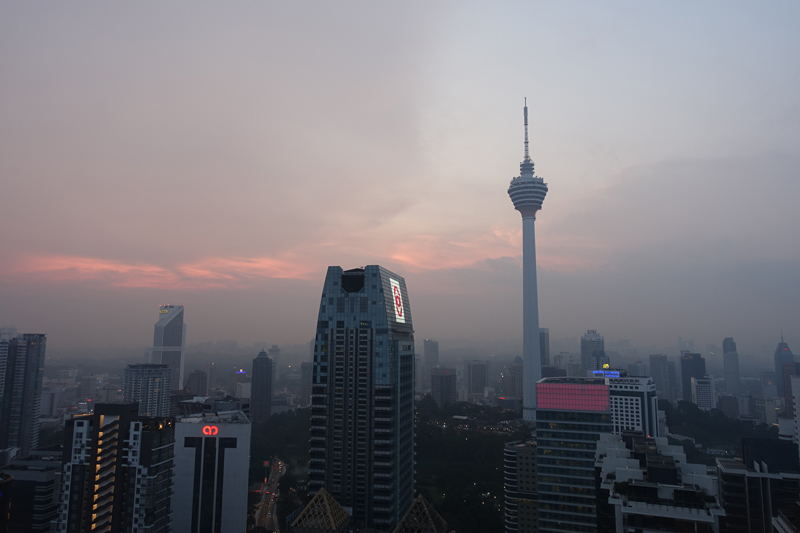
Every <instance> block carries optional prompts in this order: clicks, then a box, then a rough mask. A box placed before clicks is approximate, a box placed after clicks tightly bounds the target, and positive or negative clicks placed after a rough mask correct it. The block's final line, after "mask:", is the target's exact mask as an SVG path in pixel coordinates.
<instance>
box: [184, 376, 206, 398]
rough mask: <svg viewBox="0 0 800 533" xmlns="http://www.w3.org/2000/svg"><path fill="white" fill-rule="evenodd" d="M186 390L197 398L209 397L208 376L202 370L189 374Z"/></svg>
mask: <svg viewBox="0 0 800 533" xmlns="http://www.w3.org/2000/svg"><path fill="white" fill-rule="evenodd" d="M186 389H187V390H188V391H189V393H191V394H193V395H195V396H207V395H208V375H207V374H206V373H205V372H203V371H202V370H195V371H194V372H192V373H191V374H189V379H188V380H187V382H186Z"/></svg>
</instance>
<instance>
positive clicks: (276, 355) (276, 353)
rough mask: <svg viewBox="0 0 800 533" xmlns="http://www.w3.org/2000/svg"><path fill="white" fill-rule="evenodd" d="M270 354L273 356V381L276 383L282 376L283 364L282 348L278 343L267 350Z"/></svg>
mask: <svg viewBox="0 0 800 533" xmlns="http://www.w3.org/2000/svg"><path fill="white" fill-rule="evenodd" d="M267 353H268V355H269V356H270V358H272V363H273V367H272V382H273V383H275V382H276V381H278V378H279V377H280V370H281V369H280V366H281V349H280V347H278V345H277V344H273V345H272V346H271V347H270V349H269V350H267Z"/></svg>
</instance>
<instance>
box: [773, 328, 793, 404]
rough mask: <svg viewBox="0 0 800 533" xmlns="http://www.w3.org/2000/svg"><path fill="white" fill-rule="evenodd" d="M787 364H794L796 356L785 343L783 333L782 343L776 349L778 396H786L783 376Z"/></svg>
mask: <svg viewBox="0 0 800 533" xmlns="http://www.w3.org/2000/svg"><path fill="white" fill-rule="evenodd" d="M786 363H794V354H792V350H791V349H789V345H788V344H786V343H785V342H783V333H781V342H780V343H779V344H778V347H777V348H775V379H776V384H777V386H778V396H780V397H782V398H783V397H785V396H786V387H785V383H786V378H785V376H784V375H783V365H785V364H786Z"/></svg>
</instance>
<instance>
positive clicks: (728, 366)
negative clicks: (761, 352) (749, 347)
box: [722, 337, 742, 396]
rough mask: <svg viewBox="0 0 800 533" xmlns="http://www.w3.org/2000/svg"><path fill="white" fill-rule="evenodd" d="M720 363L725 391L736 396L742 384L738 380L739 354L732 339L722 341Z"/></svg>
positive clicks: (727, 338)
mask: <svg viewBox="0 0 800 533" xmlns="http://www.w3.org/2000/svg"><path fill="white" fill-rule="evenodd" d="M722 361H723V365H724V368H725V390H726V391H727V392H728V394H733V395H734V396H736V395H737V394H739V393H741V392H742V391H741V388H742V383H741V380H740V379H739V354H738V353H737V352H736V343H735V342H734V341H733V337H726V338H725V339H724V340H723V341H722Z"/></svg>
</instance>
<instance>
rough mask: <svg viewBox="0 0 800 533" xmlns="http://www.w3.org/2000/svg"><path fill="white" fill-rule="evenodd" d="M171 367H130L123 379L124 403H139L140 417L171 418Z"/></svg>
mask: <svg viewBox="0 0 800 533" xmlns="http://www.w3.org/2000/svg"><path fill="white" fill-rule="evenodd" d="M171 380H172V371H171V369H170V367H169V365H128V368H126V369H125V371H124V374H123V377H122V398H123V401H124V402H139V415H140V416H169V415H170V412H169V411H170V405H169V391H170V384H171Z"/></svg>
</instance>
